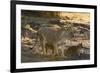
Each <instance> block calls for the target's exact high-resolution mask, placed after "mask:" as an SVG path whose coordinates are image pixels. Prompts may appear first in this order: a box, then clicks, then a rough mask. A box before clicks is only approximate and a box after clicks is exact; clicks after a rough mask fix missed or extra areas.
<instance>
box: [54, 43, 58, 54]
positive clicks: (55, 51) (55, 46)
mask: <svg viewBox="0 0 100 73" xmlns="http://www.w3.org/2000/svg"><path fill="white" fill-rule="evenodd" d="M54 55H59V52H58V48H57V44H55V45H54Z"/></svg>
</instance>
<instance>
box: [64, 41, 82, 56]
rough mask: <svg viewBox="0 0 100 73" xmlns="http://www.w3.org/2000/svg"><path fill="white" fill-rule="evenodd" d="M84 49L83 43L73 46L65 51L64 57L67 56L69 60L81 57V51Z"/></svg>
mask: <svg viewBox="0 0 100 73" xmlns="http://www.w3.org/2000/svg"><path fill="white" fill-rule="evenodd" d="M82 49H83V45H82V43H80V44H78V45H77V46H71V47H68V49H67V50H65V52H64V55H66V56H67V57H68V58H73V57H75V58H77V57H78V56H80V51H81V50H82Z"/></svg>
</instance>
